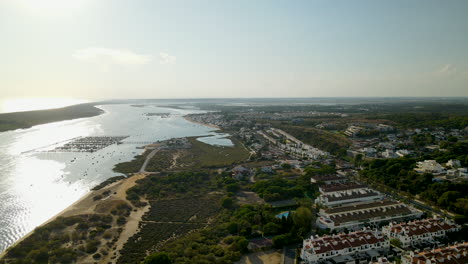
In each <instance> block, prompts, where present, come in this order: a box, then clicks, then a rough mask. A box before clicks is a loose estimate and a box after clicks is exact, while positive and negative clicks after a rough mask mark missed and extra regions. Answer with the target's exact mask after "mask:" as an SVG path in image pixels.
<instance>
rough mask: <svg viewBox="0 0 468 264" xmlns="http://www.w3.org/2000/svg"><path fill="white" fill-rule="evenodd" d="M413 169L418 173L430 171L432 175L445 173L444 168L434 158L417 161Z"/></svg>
mask: <svg viewBox="0 0 468 264" xmlns="http://www.w3.org/2000/svg"><path fill="white" fill-rule="evenodd" d="M414 170H415V171H416V172H418V173H432V174H434V175H440V174H443V173H445V168H444V167H442V165H440V164H439V163H438V162H437V161H435V160H425V161H418V162H416V168H414Z"/></svg>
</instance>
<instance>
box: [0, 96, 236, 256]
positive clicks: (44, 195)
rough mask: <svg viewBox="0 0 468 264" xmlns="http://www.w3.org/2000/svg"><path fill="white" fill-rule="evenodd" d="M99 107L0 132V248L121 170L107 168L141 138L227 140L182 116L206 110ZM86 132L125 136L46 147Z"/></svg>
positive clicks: (126, 157) (137, 149) (135, 149)
mask: <svg viewBox="0 0 468 264" xmlns="http://www.w3.org/2000/svg"><path fill="white" fill-rule="evenodd" d="M98 107H99V108H100V109H102V110H104V111H105V113H104V114H102V115H99V116H95V117H90V118H81V119H75V120H68V121H62V122H54V123H49V124H44V125H38V126H34V127H32V128H29V129H18V130H14V131H7V132H2V133H0V149H1V151H0V252H3V251H4V250H6V249H7V248H8V247H9V246H10V245H12V244H13V243H15V242H16V241H18V240H19V239H20V238H21V237H23V236H24V235H26V234H27V233H29V232H31V231H32V230H34V228H36V227H37V226H39V225H41V224H42V223H44V222H45V221H47V220H48V219H50V218H51V217H53V216H55V215H57V214H58V213H60V212H61V211H62V210H64V209H65V208H67V207H68V206H70V205H71V204H73V203H74V202H76V201H77V200H79V199H80V198H81V197H82V196H84V195H85V194H86V193H87V192H89V191H90V189H91V188H93V187H94V186H96V185H98V184H99V183H101V182H103V181H104V180H106V179H108V178H110V177H113V176H118V175H121V174H119V173H115V172H113V171H112V168H113V167H114V165H115V164H117V163H120V162H125V161H130V160H132V159H133V158H134V157H135V156H136V155H138V154H141V153H142V152H143V149H142V146H143V145H144V144H146V143H149V142H156V141H161V140H167V139H170V138H177V137H187V136H205V137H202V138H200V140H201V141H203V142H205V143H208V144H212V145H221V146H232V142H231V140H230V139H229V138H227V137H228V136H229V135H228V134H222V133H218V132H216V131H215V130H216V129H214V128H210V127H207V126H203V125H200V124H195V123H191V122H189V121H187V120H185V119H184V118H183V116H184V115H187V114H192V113H204V112H205V111H201V110H198V109H194V108H187V109H185V108H168V107H164V106H161V105H156V104H144V105H131V104H107V105H101V106H98ZM148 113H152V114H153V115H149V116H148ZM155 113H168V114H169V115H167V116H166V115H157V114H156V115H154V114H155ZM90 136H128V137H127V138H125V139H124V140H123V141H122V144H113V145H110V146H107V147H105V148H103V149H100V150H98V151H96V152H54V151H51V150H54V149H55V148H56V147H60V146H62V145H64V144H66V143H67V142H70V140H73V139H76V138H78V137H90Z"/></svg>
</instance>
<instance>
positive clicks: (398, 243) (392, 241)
mask: <svg viewBox="0 0 468 264" xmlns="http://www.w3.org/2000/svg"><path fill="white" fill-rule="evenodd" d="M390 244H391V245H392V246H395V247H401V241H400V240H399V239H398V238H392V239H390Z"/></svg>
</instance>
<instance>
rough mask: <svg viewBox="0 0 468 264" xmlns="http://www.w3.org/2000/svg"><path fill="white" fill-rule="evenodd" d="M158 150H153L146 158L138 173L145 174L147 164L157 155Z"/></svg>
mask: <svg viewBox="0 0 468 264" xmlns="http://www.w3.org/2000/svg"><path fill="white" fill-rule="evenodd" d="M158 151H159V149H158V148H156V149H153V150H152V151H151V153H150V154H148V156H146V159H145V162H143V165H141V169H140V172H146V166H147V165H148V162H149V161H150V160H151V159H152V158H153V157H154V155H156V153H158Z"/></svg>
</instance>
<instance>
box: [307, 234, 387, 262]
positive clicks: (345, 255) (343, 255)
mask: <svg viewBox="0 0 468 264" xmlns="http://www.w3.org/2000/svg"><path fill="white" fill-rule="evenodd" d="M389 249H390V242H389V240H388V239H386V238H385V236H384V235H383V234H382V233H381V232H379V231H376V230H361V231H356V232H351V233H349V234H344V233H342V234H338V235H333V236H323V237H317V238H314V237H313V236H312V237H311V238H310V239H306V240H304V242H303V247H302V251H301V258H302V259H303V260H304V261H306V262H307V263H309V264H315V263H322V262H325V261H327V260H333V261H334V262H335V263H341V262H350V261H354V260H359V259H369V260H370V259H372V258H375V259H376V258H377V257H378V256H381V255H384V254H386V252H388V250H389Z"/></svg>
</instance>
